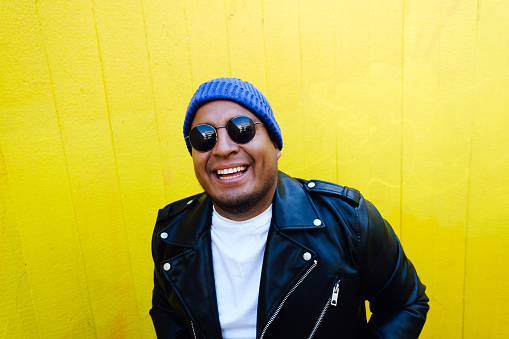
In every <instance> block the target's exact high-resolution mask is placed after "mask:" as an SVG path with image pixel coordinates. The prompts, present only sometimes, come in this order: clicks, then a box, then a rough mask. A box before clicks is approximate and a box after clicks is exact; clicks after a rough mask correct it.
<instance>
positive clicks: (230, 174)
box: [216, 166, 247, 180]
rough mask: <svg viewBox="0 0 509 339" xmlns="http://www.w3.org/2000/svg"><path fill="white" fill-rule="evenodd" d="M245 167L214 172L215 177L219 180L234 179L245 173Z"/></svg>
mask: <svg viewBox="0 0 509 339" xmlns="http://www.w3.org/2000/svg"><path fill="white" fill-rule="evenodd" d="M246 169H247V166H238V167H231V168H224V169H220V170H217V171H216V174H217V177H218V178H219V179H221V180H228V179H235V178H238V177H240V176H241V175H242V174H244V172H245V171H246Z"/></svg>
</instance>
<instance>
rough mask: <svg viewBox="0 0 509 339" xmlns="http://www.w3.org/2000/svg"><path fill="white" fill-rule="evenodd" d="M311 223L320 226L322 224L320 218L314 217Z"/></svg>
mask: <svg viewBox="0 0 509 339" xmlns="http://www.w3.org/2000/svg"><path fill="white" fill-rule="evenodd" d="M313 224H314V225H315V226H320V225H321V224H322V221H321V220H320V219H315V220H314V221H313Z"/></svg>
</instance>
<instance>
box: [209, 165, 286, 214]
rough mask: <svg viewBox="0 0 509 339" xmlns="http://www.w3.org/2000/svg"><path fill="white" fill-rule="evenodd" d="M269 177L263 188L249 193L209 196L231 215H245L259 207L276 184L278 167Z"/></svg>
mask: <svg viewBox="0 0 509 339" xmlns="http://www.w3.org/2000/svg"><path fill="white" fill-rule="evenodd" d="M267 179H268V180H266V181H265V182H264V184H263V187H262V189H261V190H257V191H254V192H251V193H249V194H240V195H237V196H234V197H218V196H211V195H210V194H209V196H210V198H211V200H212V202H213V203H214V204H215V205H216V206H217V207H219V208H220V209H222V210H223V211H225V212H226V213H228V214H231V215H245V214H247V213H249V212H250V211H251V210H252V209H253V208H255V207H257V205H258V203H259V202H260V201H261V200H263V199H264V198H265V197H266V196H267V195H268V194H269V193H270V191H271V190H272V189H273V187H274V186H275V185H276V182H277V169H276V170H275V171H274V172H272V173H271V175H270V176H268V178H267ZM271 199H272V197H271Z"/></svg>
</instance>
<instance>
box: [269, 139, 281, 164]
mask: <svg viewBox="0 0 509 339" xmlns="http://www.w3.org/2000/svg"><path fill="white" fill-rule="evenodd" d="M271 141H272V144H273V145H274V149H275V150H276V160H278V159H279V158H281V150H280V149H279V148H278V147H277V144H276V142H275V141H274V140H272V139H271Z"/></svg>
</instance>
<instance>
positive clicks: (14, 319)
mask: <svg viewBox="0 0 509 339" xmlns="http://www.w3.org/2000/svg"><path fill="white" fill-rule="evenodd" d="M508 17H509V2H507V1H499V0H486V1H479V0H477V1H475V0H442V1H438V0H426V1H424V0H391V1H389V0H387V1H385V0H383V1H331V0H327V1H325V0H317V1H279V0H261V1H240V0H238V1H234V0H233V1H230V0H224V1H215V0H214V1H204V0H200V1H191V0H175V1H162V0H83V1H81V0H74V1H64V0H60V1H59V0H51V1H50V0H38V1H35V0H32V1H30V0H4V1H1V3H0V18H1V20H0V70H1V73H0V80H1V81H0V189H1V190H0V216H1V225H0V337H2V338H153V337H155V334H154V331H153V329H152V323H151V320H150V317H149V315H148V310H149V308H150V298H151V289H152V269H153V268H152V261H151V256H150V238H151V232H152V228H153V224H154V221H155V216H156V213H157V209H158V208H161V207H163V206H164V205H165V204H167V203H169V202H171V201H173V200H175V199H179V198H182V197H184V196H187V195H190V194H192V193H197V192H199V191H200V190H201V189H200V187H199V185H198V184H197V181H196V179H195V178H194V173H193V169H192V164H191V159H190V157H189V155H188V153H187V150H186V148H185V144H184V142H183V139H182V134H181V128H182V127H181V126H182V122H183V114H184V111H185V108H186V106H187V103H188V100H189V99H190V97H191V95H192V93H193V92H194V90H195V89H196V87H197V86H198V85H199V84H200V83H201V82H203V81H205V80H209V79H211V78H214V77H219V76H236V77H241V78H243V79H245V80H248V81H250V82H252V83H253V84H255V85H256V86H257V87H258V88H259V89H260V90H261V91H262V92H264V93H265V94H266V96H267V97H268V99H269V101H270V102H271V104H272V106H273V109H274V111H275V112H276V116H277V118H278V121H279V122H280V125H281V127H282V130H283V135H284V142H285V146H284V149H283V152H282V153H283V155H282V158H281V160H280V168H281V169H282V170H283V171H286V172H287V173H289V174H291V175H293V176H297V177H303V178H307V179H312V178H313V179H322V180H329V181H333V182H337V183H340V184H343V185H348V186H351V187H355V188H358V189H360V190H361V192H362V193H363V194H364V195H365V196H366V198H367V199H369V200H371V201H372V202H374V203H375V205H376V206H377V207H378V208H379V209H380V211H381V212H382V214H383V215H384V216H385V218H386V219H387V220H388V221H389V222H390V223H391V224H392V225H393V227H394V229H395V230H396V232H397V233H398V235H399V236H400V237H401V240H402V243H403V246H404V248H405V251H406V252H407V254H408V255H409V256H410V258H411V259H412V261H413V262H414V264H415V265H416V267H417V269H418V272H419V274H420V276H421V278H422V280H423V282H424V283H425V284H426V285H427V286H428V295H429V296H430V298H431V311H430V313H429V317H428V322H427V324H426V326H425V328H424V331H423V334H422V336H421V337H422V338H448V339H449V338H507V337H508V336H509V323H508V322H507V315H506V313H505V312H506V310H507V309H508V308H509V292H508V290H509V289H508V287H509V286H508V283H507V281H508V279H509V273H508V271H509V270H508V268H509V265H508V264H507V262H506V259H505V257H506V256H507V254H508V251H509V212H508V210H509V209H508V207H509V193H508V191H509V174H508V173H509V170H508V168H509V132H508V131H509V33H508V32H509V20H508V19H507V18H508Z"/></svg>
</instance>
